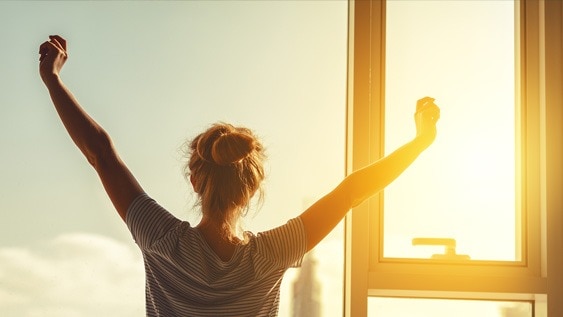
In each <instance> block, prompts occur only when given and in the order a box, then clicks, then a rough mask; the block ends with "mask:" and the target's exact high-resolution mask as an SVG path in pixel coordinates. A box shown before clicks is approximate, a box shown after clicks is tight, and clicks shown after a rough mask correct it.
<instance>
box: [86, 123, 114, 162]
mask: <svg viewBox="0 0 563 317" xmlns="http://www.w3.org/2000/svg"><path fill="white" fill-rule="evenodd" d="M94 140H95V142H92V144H89V145H88V146H87V147H86V151H85V153H84V155H85V156H86V159H87V160H88V163H90V165H92V167H94V169H96V170H97V169H98V167H99V166H100V165H102V164H104V162H107V161H108V160H110V159H112V158H115V157H116V155H115V151H114V148H113V142H112V140H111V137H110V136H109V134H107V132H106V131H104V130H100V131H98V132H97V135H96V138H94Z"/></svg>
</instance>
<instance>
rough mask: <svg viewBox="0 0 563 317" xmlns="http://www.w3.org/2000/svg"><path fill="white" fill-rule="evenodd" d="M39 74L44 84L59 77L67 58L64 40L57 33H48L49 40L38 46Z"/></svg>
mask: <svg viewBox="0 0 563 317" xmlns="http://www.w3.org/2000/svg"><path fill="white" fill-rule="evenodd" d="M39 54H40V56H39V74H40V75H41V79H42V80H43V82H44V83H45V84H47V83H48V82H49V81H51V80H53V79H56V78H58V77H59V73H60V71H61V69H62V68H63V65H64V63H65V62H66V60H67V58H68V53H67V50H66V41H65V39H63V38H62V37H60V36H58V35H50V36H49V41H46V42H44V43H43V44H41V46H39Z"/></svg>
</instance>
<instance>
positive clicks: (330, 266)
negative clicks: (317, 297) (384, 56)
mask: <svg viewBox="0 0 563 317" xmlns="http://www.w3.org/2000/svg"><path fill="white" fill-rule="evenodd" d="M346 32H347V4H346V2H344V1H312V2H293V1H291V2H290V1H279V2H240V1H232V2H231V1H229V2H227V1H217V2H203V1H194V2H156V1H155V2H152V1H143V2H132V1H127V2H102V1H99V2H87V1H84V2H70V1H63V2H51V1H38V2H10V1H7V2H6V1H2V2H0V33H1V35H2V37H3V38H4V40H5V44H4V45H2V50H0V59H1V62H0V74H1V75H0V84H1V85H0V87H1V88H0V91H1V93H0V129H1V131H0V146H1V147H2V149H3V150H2V156H1V157H2V164H0V175H1V178H0V187H1V190H0V192H1V199H0V210H1V211H2V221H0V311H3V312H6V313H7V314H8V315H9V316H101V315H108V316H109V315H111V316H139V315H142V314H143V311H144V275H143V267H142V259H141V257H140V252H139V251H138V250H137V249H136V246H135V244H134V243H133V242H132V239H131V237H130V234H129V233H128V231H127V229H126V226H125V225H124V224H123V223H122V221H121V219H120V218H119V216H118V215H117V213H116V212H115V211H114V210H113V208H112V206H111V204H110V202H109V199H108V198H107V197H106V195H105V193H104V192H103V189H102V187H101V185H100V182H99V180H98V179H97V176H96V174H95V173H94V171H93V169H92V168H91V167H90V166H89V165H88V164H87V162H86V160H85V159H84V158H83V157H82V156H81V154H80V153H79V151H78V150H77V149H76V148H75V146H74V145H73V144H72V142H71V141H70V138H69V137H68V135H67V134H66V132H65V130H64V129H63V127H62V125H61V123H60V121H59V119H58V118H57V116H56V113H55V111H54V109H53V106H52V104H51V102H50V100H49V97H48V93H47V90H46V89H45V87H44V86H43V85H42V83H41V80H40V78H39V76H38V71H37V68H38V57H39V55H38V47H39V45H40V44H41V43H42V42H43V41H45V40H47V36H48V35H50V34H59V35H61V36H63V37H64V38H66V40H67V41H68V50H69V59H68V61H67V63H66V65H65V67H64V69H63V71H62V77H63V80H64V81H65V83H66V84H67V85H68V87H69V88H70V89H71V90H72V91H73V93H74V94H75V95H76V97H77V98H78V100H79V101H80V103H81V104H82V105H83V107H84V108H85V109H86V110H87V111H88V112H89V113H90V114H91V115H92V116H93V117H94V118H95V119H96V120H97V121H98V122H99V123H100V124H101V125H102V126H103V127H104V128H105V129H106V130H107V131H108V132H109V133H110V135H111V136H112V138H113V140H114V143H115V145H116V148H117V150H118V151H119V153H120V155H121V156H122V158H123V159H124V161H125V162H126V163H127V164H128V166H129V167H130V168H131V170H132V171H133V173H134V174H135V176H136V177H137V179H138V180H139V181H140V183H141V184H142V186H143V187H144V189H145V190H146V191H147V192H148V193H149V195H151V196H152V197H153V198H155V199H156V200H157V201H158V202H160V203H161V204H162V205H164V206H165V207H166V208H168V209H169V210H170V211H171V212H172V213H173V214H175V215H176V216H177V217H179V218H181V219H185V220H188V221H190V222H193V223H194V224H195V223H197V221H198V219H199V218H198V214H197V210H196V209H194V208H193V204H194V199H193V198H194V196H193V195H192V193H191V188H190V187H189V186H188V185H187V183H186V181H185V180H184V178H183V176H182V173H181V172H182V164H183V157H182V145H183V144H184V142H186V141H187V140H189V139H191V138H192V137H194V136H195V135H197V134H198V133H200V132H201V131H203V130H204V129H205V128H207V127H208V126H209V125H210V124H212V123H214V122H217V121H226V122H230V123H233V124H235V125H244V126H247V127H249V128H251V129H252V130H254V131H255V133H256V134H257V135H259V136H260V137H261V139H262V141H263V143H264V145H265V146H266V149H267V154H268V164H267V179H266V183H265V190H266V198H265V202H264V204H263V205H262V207H261V208H260V209H259V210H258V211H257V212H254V213H252V212H251V216H250V217H249V218H248V219H247V220H246V221H245V222H246V228H247V229H248V230H252V231H255V232H256V231H261V230H266V229H269V228H272V227H274V226H277V225H280V224H283V223H285V222H286V221H287V220H289V219H290V218H291V217H295V216H297V215H298V214H299V213H300V212H301V211H303V210H304V208H305V207H306V206H307V204H310V203H312V202H313V201H314V200H315V199H316V198H320V196H321V195H322V194H324V193H326V192H328V191H329V190H330V189H332V187H334V186H335V185H337V184H338V182H339V181H340V180H341V178H342V177H343V175H344V137H345V134H344V133H345V129H344V123H345V121H344V120H345V117H344V114H345V100H346V97H345V96H346V85H345V83H346V49H347V48H346V44H347V42H346V41H347V33H346ZM334 235H335V237H334V238H333V237H331V238H329V239H327V242H326V244H325V245H324V246H319V248H318V250H317V251H316V253H315V255H317V257H318V258H319V259H320V262H321V264H319V272H318V274H319V278H320V279H322V280H323V281H325V285H324V288H323V290H324V294H325V295H331V294H332V296H336V297H337V298H338V299H341V296H340V295H338V294H339V293H340V294H341V292H342V287H340V286H338V285H339V284H340V285H341V283H342V278H341V276H342V275H341V274H342V273H341V272H342V269H341V267H342V263H341V261H334V259H335V257H336V258H338V257H340V258H342V234H341V230H336V231H335V233H334ZM323 250H324V251H323ZM323 257H324V258H323ZM327 258H328V259H330V261H329V260H327ZM323 259H324V260H323ZM322 263H326V264H327V265H325V266H324V267H323V265H322ZM339 267H340V269H339ZM294 274H295V273H294V272H289V274H288V275H287V276H286V282H284V287H283V288H284V291H285V292H286V293H287V290H288V289H289V287H290V286H291V281H292V279H293V275H294ZM332 280H334V281H335V282H334V283H333V284H331V281H332ZM331 285H332V286H331ZM289 300H290V296H289V295H287V294H285V295H282V304H281V306H280V316H288V315H289V309H290V308H289V307H290V306H289ZM325 302H326V303H327V304H326V306H325V308H324V309H325V310H326V311H335V312H336V311H341V308H340V307H341V306H339V305H341V301H339V300H325ZM331 305H332V306H331ZM109 312H111V313H109Z"/></svg>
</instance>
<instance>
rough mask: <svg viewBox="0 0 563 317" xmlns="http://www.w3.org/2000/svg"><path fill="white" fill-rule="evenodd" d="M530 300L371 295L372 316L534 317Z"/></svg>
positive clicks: (369, 302) (370, 310) (370, 309)
mask: <svg viewBox="0 0 563 317" xmlns="http://www.w3.org/2000/svg"><path fill="white" fill-rule="evenodd" d="M532 311H533V305H532V303H530V302H517V301H511V302H508V301H484V300H457V299H422V298H391V297H369V298H368V316H374V317H375V316H377V317H412V316H417V317H450V316H452V315H453V316H456V317H475V316H479V317H532V316H533V314H532Z"/></svg>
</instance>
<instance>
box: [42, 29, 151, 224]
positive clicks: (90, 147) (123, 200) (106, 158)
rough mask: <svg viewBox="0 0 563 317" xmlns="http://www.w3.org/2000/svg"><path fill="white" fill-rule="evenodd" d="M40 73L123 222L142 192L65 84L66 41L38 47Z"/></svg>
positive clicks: (105, 135)
mask: <svg viewBox="0 0 563 317" xmlns="http://www.w3.org/2000/svg"><path fill="white" fill-rule="evenodd" d="M39 54H40V58H39V73H40V75H41V79H42V80H43V82H44V83H45V86H46V87H47V89H48V91H49V94H50V96H51V100H52V101H53V104H54V105H55V109H56V110H57V113H58V115H59V117H60V119H61V121H62V122H63V125H64V127H65V128H66V130H67V132H68V134H69V135H70V137H71V138H72V140H73V141H74V143H75V144H76V146H77V147H78V148H79V149H80V151H81V152H82V154H84V156H85V157H86V159H87V160H88V162H89V163H90V164H91V165H92V166H93V167H94V169H95V170H96V172H97V173H98V176H99V177H100V179H101V181H102V184H103V186H104V188H105V190H106V192H107V194H108V195H109V197H110V199H111V201H112V203H113V205H114V206H115V208H116V209H117V212H118V213H119V215H120V216H121V218H122V219H123V220H125V217H126V214H127V208H128V207H129V205H130V204H131V202H132V201H133V199H135V197H137V196H138V195H139V194H141V193H142V192H143V189H142V188H141V186H140V185H139V183H138V182H137V180H136V179H135V177H134V176H133V174H132V173H131V172H130V171H129V169H128V168H127V166H126V165H125V164H124V163H123V161H122V160H121V159H120V158H119V155H118V154H117V152H116V151H115V149H114V147H113V144H112V141H111V138H110V136H109V135H108V133H107V132H106V131H105V130H104V129H103V128H102V127H101V126H100V125H99V124H98V123H97V122H96V121H95V120H94V119H92V117H90V116H89V115H88V113H86V111H85V110H84V109H83V108H82V107H81V106H80V104H79V103H78V101H77V100H76V98H75V97H74V96H73V95H72V93H71V92H70V90H69V89H68V88H67V87H66V85H65V84H64V83H63V81H62V79H61V76H60V71H61V69H62V67H63V65H64V63H65V62H66V60H67V58H68V54H67V46H66V41H65V40H64V39H63V38H62V37H60V36H58V35H54V36H49V41H46V42H44V43H43V44H41V46H40V48H39Z"/></svg>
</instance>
